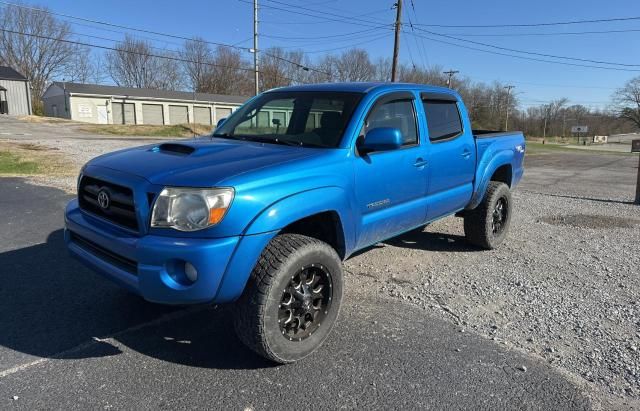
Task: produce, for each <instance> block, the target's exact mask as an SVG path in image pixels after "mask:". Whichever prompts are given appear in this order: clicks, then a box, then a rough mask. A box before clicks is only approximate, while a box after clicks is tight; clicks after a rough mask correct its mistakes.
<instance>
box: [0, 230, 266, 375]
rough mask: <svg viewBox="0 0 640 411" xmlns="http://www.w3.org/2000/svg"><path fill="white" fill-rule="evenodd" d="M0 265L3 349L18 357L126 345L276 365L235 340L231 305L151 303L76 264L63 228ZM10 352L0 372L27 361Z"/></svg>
mask: <svg viewBox="0 0 640 411" xmlns="http://www.w3.org/2000/svg"><path fill="white" fill-rule="evenodd" d="M0 267H2V270H3V271H2V275H1V281H0V325H1V332H0V345H1V346H3V347H6V348H8V349H10V350H13V351H15V352H17V353H24V354H28V355H32V356H37V357H44V358H60V359H78V358H91V357H105V356H111V355H118V354H120V353H121V346H120V344H122V345H124V346H127V347H129V348H131V349H133V350H136V351H138V352H140V353H143V354H145V355H149V356H151V357H154V358H158V359H161V360H164V361H169V362H175V363H180V364H185V365H192V366H197V367H210V368H221V369H231V368H234V369H238V368H240V369H255V368H264V367H269V366H272V364H271V363H269V362H267V361H266V360H263V359H262V358H261V357H259V356H257V355H255V354H253V353H252V352H251V351H249V350H248V349H246V348H244V346H243V345H242V344H241V343H240V341H239V340H237V338H236V337H235V334H234V332H233V327H232V324H231V321H230V317H231V311H232V309H233V308H232V306H229V307H224V308H216V307H213V306H196V307H190V308H184V307H170V306H164V305H158V304H152V303H149V302H146V301H144V300H143V299H142V298H140V297H138V296H136V295H132V294H129V293H127V292H126V291H123V290H121V289H120V288H118V287H117V286H115V285H113V284H111V283H110V282H109V281H108V280H106V279H103V278H102V277H100V276H98V275H97V274H95V273H93V272H92V271H90V270H88V269H86V268H85V267H84V266H82V265H81V264H80V263H78V262H76V261H75V260H73V259H72V258H71V257H70V256H69V255H68V254H67V251H66V248H65V246H64V240H63V231H62V230H57V231H54V232H52V233H51V234H50V235H49V236H48V239H47V242H46V243H45V244H38V245H34V246H29V247H25V248H21V249H17V250H12V251H7V252H4V253H2V254H0ZM2 351H5V352H4V353H2ZM6 351H7V350H6V349H4V348H1V347H0V370H1V369H8V368H11V367H15V366H17V365H19V364H20V363H23V362H26V361H25V360H24V359H21V357H23V356H22V355H20V354H17V353H11V352H9V353H7V352H6Z"/></svg>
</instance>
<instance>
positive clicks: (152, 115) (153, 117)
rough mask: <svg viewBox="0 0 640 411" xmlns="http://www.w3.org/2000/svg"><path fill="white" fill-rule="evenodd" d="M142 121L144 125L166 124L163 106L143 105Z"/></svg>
mask: <svg viewBox="0 0 640 411" xmlns="http://www.w3.org/2000/svg"><path fill="white" fill-rule="evenodd" d="M142 121H143V122H144V124H155V125H162V124H164V114H163V113H162V104H143V105H142Z"/></svg>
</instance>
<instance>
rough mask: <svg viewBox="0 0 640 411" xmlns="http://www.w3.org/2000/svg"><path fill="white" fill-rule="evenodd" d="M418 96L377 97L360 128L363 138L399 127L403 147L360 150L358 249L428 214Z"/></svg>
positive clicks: (357, 167)
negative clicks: (374, 132)
mask: <svg viewBox="0 0 640 411" xmlns="http://www.w3.org/2000/svg"><path fill="white" fill-rule="evenodd" d="M416 103H418V102H417V101H416V99H415V95H414V94H413V93H410V92H392V93H388V94H385V95H383V96H381V97H379V98H378V100H377V101H376V102H375V103H374V105H373V107H372V108H371V109H370V110H369V113H368V114H367V117H366V119H365V121H364V124H363V125H362V126H361V132H360V136H359V139H361V140H362V141H364V139H366V133H367V131H369V130H371V129H374V128H378V127H393V128H397V129H399V130H400V132H401V133H402V137H403V145H402V146H401V147H400V148H398V149H395V150H389V151H380V152H372V153H367V154H363V153H358V154H357V155H356V157H355V158H354V163H355V170H354V171H355V192H356V200H357V202H358V208H359V210H358V211H359V215H360V218H361V220H360V227H359V236H358V248H362V247H365V246H368V245H370V244H373V243H376V242H378V241H381V240H384V239H387V238H389V237H392V236H394V235H396V234H399V233H401V232H403V231H406V230H409V229H411V228H413V227H416V226H418V225H420V224H422V223H423V222H424V220H425V218H426V215H427V213H426V191H427V175H428V174H427V169H426V161H425V160H424V158H425V156H426V152H425V147H424V145H423V144H421V141H420V138H419V131H418V122H417V119H416V109H417V107H416Z"/></svg>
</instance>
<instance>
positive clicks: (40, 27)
mask: <svg viewBox="0 0 640 411" xmlns="http://www.w3.org/2000/svg"><path fill="white" fill-rule="evenodd" d="M44 9H46V8H44ZM0 27H2V28H3V29H4V30H5V31H4V32H3V34H2V36H0V64H2V65H8V66H11V67H13V68H15V69H16V70H18V71H20V72H21V73H22V74H24V75H25V76H27V77H28V78H29V79H30V80H31V84H32V87H33V96H34V99H33V100H34V106H35V107H34V111H35V112H39V111H41V104H42V103H41V97H42V95H43V93H44V91H45V89H46V87H47V86H48V84H50V83H51V81H53V80H63V79H64V81H70V82H79V83H105V82H112V83H115V84H117V85H121V86H126V87H138V88H151V89H166V90H190V91H194V92H201V93H213V94H228V95H244V96H250V95H252V94H253V91H254V77H253V62H252V56H251V55H250V54H249V53H248V52H247V50H246V49H241V48H233V47H227V46H221V45H215V44H212V43H209V42H207V41H205V40H204V39H202V38H197V37H196V38H193V39H190V40H187V41H185V42H184V44H183V45H182V47H180V48H179V49H177V50H176V49H164V48H158V47H155V46H154V45H153V44H152V43H151V42H150V41H147V40H144V39H140V38H136V37H133V36H130V35H126V36H125V37H124V39H123V40H122V41H120V42H117V43H116V44H115V45H114V46H110V47H107V50H100V51H97V50H91V48H90V47H88V45H86V44H84V45H83V44H77V43H78V42H75V41H74V39H75V35H74V33H73V32H72V30H71V27H70V26H69V24H68V23H67V22H65V21H62V20H59V19H57V18H55V17H54V16H53V15H51V14H48V13H43V12H38V11H37V10H33V9H23V8H17V7H5V8H2V9H0ZM22 33H29V35H28V36H27V35H24V34H22ZM259 71H260V90H268V89H271V88H275V87H281V86H287V85H292V84H305V83H321V82H343V81H390V74H391V59H389V58H379V59H376V60H373V59H371V57H370V55H369V53H368V51H367V50H365V49H361V48H352V49H348V50H344V51H342V52H337V53H328V54H325V55H323V56H321V57H319V58H317V59H311V58H310V57H309V56H308V55H306V54H305V53H304V52H302V51H301V50H290V49H288V48H281V47H271V48H267V49H264V50H260V51H259ZM443 71H444V70H443V68H442V67H441V66H437V65H435V66H431V67H429V68H422V67H417V66H414V65H411V64H401V65H400V67H399V68H398V73H399V76H398V77H399V80H400V81H402V82H411V83H421V84H431V85H437V86H447V80H448V77H447V76H446V75H445V74H444V73H443ZM505 86H506V84H503V83H501V82H498V81H495V82H493V83H489V84H487V83H483V82H475V81H472V80H471V79H469V78H466V77H461V78H456V77H454V78H452V81H451V84H450V87H451V88H453V89H455V90H456V91H458V92H459V93H460V94H461V96H462V97H463V99H464V101H465V103H466V105H467V108H468V110H469V116H470V118H471V120H472V122H473V127H474V128H479V129H492V130H500V129H504V128H505V127H506V126H507V124H506V120H507V115H508V116H509V121H508V123H509V126H508V127H509V129H519V130H522V131H524V132H525V134H526V135H530V136H568V135H570V134H571V133H570V129H571V126H573V125H587V126H589V127H590V130H589V134H596V135H599V134H616V133H625V132H633V131H637V130H639V129H640V77H636V78H634V79H631V80H630V81H628V82H627V83H626V84H625V85H623V87H621V88H620V89H618V90H617V91H616V92H615V93H614V94H613V95H612V100H611V104H610V105H609V106H608V107H607V108H605V109H593V108H590V107H586V106H583V105H570V104H569V99H568V98H559V99H556V100H554V101H551V102H549V103H545V104H540V105H538V106H533V107H528V108H522V107H521V104H520V102H519V98H518V96H517V95H514V94H510V93H508V91H507V89H506V87H505Z"/></svg>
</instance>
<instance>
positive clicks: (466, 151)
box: [461, 149, 471, 159]
mask: <svg viewBox="0 0 640 411" xmlns="http://www.w3.org/2000/svg"><path fill="white" fill-rule="evenodd" d="M461 156H462V157H464V158H465V159H468V158H469V157H471V151H469V150H466V149H465V150H464V151H463V152H462V154H461Z"/></svg>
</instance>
